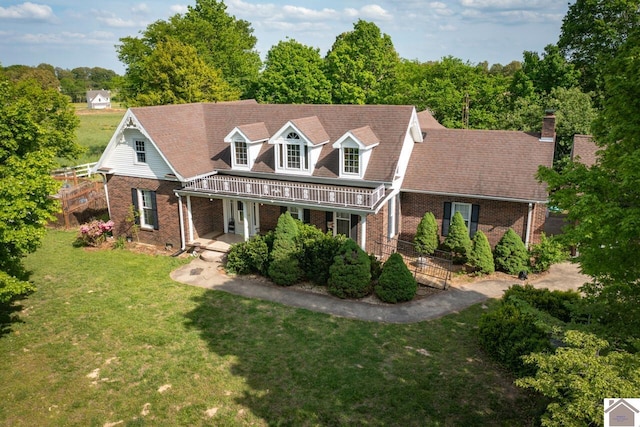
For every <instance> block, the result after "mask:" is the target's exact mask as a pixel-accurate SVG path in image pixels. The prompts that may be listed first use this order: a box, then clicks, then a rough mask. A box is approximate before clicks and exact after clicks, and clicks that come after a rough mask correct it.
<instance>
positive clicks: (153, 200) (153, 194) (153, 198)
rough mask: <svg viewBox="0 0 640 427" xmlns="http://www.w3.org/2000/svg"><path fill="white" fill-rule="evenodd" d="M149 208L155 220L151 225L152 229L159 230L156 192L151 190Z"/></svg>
mask: <svg viewBox="0 0 640 427" xmlns="http://www.w3.org/2000/svg"><path fill="white" fill-rule="evenodd" d="M151 209H152V210H153V217H154V218H155V220H156V223H155V224H154V225H153V229H154V230H159V229H160V225H159V219H158V203H157V202H156V192H155V191H151Z"/></svg>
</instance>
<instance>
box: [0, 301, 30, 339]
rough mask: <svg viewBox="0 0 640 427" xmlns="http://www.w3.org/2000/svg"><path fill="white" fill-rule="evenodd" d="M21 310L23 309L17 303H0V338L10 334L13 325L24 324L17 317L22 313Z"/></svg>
mask: <svg viewBox="0 0 640 427" xmlns="http://www.w3.org/2000/svg"><path fill="white" fill-rule="evenodd" d="M23 308H24V307H23V306H22V305H21V304H19V303H17V302H12V303H9V304H1V303H0V338H2V337H3V336H5V335H8V334H10V333H11V331H12V330H13V324H14V323H24V321H23V320H22V319H20V316H19V315H18V314H19V313H21V312H22V310H23Z"/></svg>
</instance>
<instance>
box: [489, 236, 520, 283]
mask: <svg viewBox="0 0 640 427" xmlns="http://www.w3.org/2000/svg"><path fill="white" fill-rule="evenodd" d="M493 259H494V262H495V265H496V269H497V270H500V271H504V272H505V273H509V274H512V275H518V273H520V272H521V271H528V270H529V252H528V251H527V248H526V247H525V246H524V243H523V242H522V239H521V238H520V236H518V235H517V234H516V232H515V231H513V230H512V229H511V228H510V229H508V230H507V231H506V232H505V233H504V235H503V236H502V238H501V239H500V241H499V242H498V244H497V245H496V247H495V249H494V250H493Z"/></svg>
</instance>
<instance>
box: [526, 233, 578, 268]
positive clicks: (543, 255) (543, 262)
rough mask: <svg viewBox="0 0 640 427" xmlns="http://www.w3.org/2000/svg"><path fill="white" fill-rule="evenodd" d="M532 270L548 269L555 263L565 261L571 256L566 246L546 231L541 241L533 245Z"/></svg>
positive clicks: (531, 252) (531, 251)
mask: <svg viewBox="0 0 640 427" xmlns="http://www.w3.org/2000/svg"><path fill="white" fill-rule="evenodd" d="M530 254H531V270H532V271H533V272H534V273H540V272H543V271H548V270H549V268H550V267H551V266H552V265H553V264H557V263H559V262H562V261H565V260H566V259H567V258H569V251H568V250H567V249H566V247H565V246H564V245H563V244H562V243H561V242H560V241H558V239H554V238H553V237H551V238H549V237H547V236H546V235H545V234H544V233H542V236H541V238H540V243H536V244H535V245H533V246H531V250H530Z"/></svg>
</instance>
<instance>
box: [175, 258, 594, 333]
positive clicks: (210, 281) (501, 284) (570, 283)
mask: <svg viewBox="0 0 640 427" xmlns="http://www.w3.org/2000/svg"><path fill="white" fill-rule="evenodd" d="M171 278H172V279H173V280H175V281H177V282H181V283H185V284H189V285H193V286H199V287H202V288H207V289H215V290H220V291H225V292H229V293H232V294H235V295H240V296H243V297H247V298H257V299H262V300H267V301H273V302H278V303H281V304H284V305H288V306H291V307H299V308H305V309H308V310H312V311H317V312H321V313H327V314H332V315H334V316H340V317H346V318H352V319H360V320H365V321H371V322H387V323H414V322H420V321H423V320H430V319H436V318H439V317H442V316H444V315H447V314H449V313H456V312H458V311H460V310H463V309H465V308H467V307H469V306H471V305H473V304H477V303H480V302H482V301H485V300H487V299H489V298H500V297H501V296H502V293H503V292H504V291H505V290H506V289H507V288H508V287H509V286H511V285H513V284H517V283H522V282H521V281H519V280H518V279H517V278H513V279H510V280H479V281H476V282H473V283H468V284H461V285H452V286H451V287H450V288H449V289H448V290H446V291H442V292H439V293H436V294H434V295H429V296H426V297H424V298H422V299H419V300H415V301H410V302H406V303H401V304H372V303H367V302H362V301H353V300H343V299H340V298H337V297H333V296H331V295H325V294H319V293H314V292H309V291H304V290H300V289H296V288H286V287H281V286H277V285H274V284H273V283H271V282H270V281H268V280H267V279H264V278H253V277H246V276H228V275H226V274H225V273H224V270H223V269H222V264H221V262H220V260H219V259H217V260H214V261H213V262H212V261H204V260H202V259H200V258H194V260H193V261H191V262H190V263H189V264H187V265H184V266H182V267H180V268H178V269H177V270H175V271H173V272H172V273H171ZM588 281H589V277H588V276H584V275H582V274H581V273H580V272H579V269H578V266H577V265H575V264H571V263H568V262H567V263H562V264H558V265H554V266H552V267H551V270H550V271H549V272H548V273H547V274H545V275H543V276H542V277H541V278H540V279H537V280H534V281H530V282H526V283H530V284H532V285H534V286H535V287H539V288H549V289H551V290H556V289H558V290H567V289H574V290H577V289H578V287H579V286H581V285H582V284H584V283H585V282H588Z"/></svg>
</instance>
